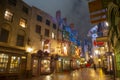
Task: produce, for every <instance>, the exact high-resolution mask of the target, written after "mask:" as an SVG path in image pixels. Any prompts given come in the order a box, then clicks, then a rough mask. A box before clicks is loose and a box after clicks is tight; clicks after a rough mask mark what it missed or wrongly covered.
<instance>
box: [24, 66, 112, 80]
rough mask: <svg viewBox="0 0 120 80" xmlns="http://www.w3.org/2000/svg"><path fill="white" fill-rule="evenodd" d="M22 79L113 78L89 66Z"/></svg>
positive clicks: (109, 79)
mask: <svg viewBox="0 0 120 80" xmlns="http://www.w3.org/2000/svg"><path fill="white" fill-rule="evenodd" d="M24 80H113V79H112V77H111V76H110V75H105V74H104V73H103V71H102V70H101V69H97V70H96V71H95V70H94V69H91V68H88V69H86V68H84V69H82V70H75V71H72V72H64V73H53V74H51V75H42V76H39V77H33V78H31V79H30V78H29V79H24Z"/></svg>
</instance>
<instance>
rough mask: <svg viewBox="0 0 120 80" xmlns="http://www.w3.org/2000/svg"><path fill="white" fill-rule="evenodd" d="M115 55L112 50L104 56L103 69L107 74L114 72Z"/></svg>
mask: <svg viewBox="0 0 120 80" xmlns="http://www.w3.org/2000/svg"><path fill="white" fill-rule="evenodd" d="M113 58H114V55H113V53H112V52H106V53H105V54H104V56H103V58H102V61H103V66H102V69H103V70H104V72H105V73H106V74H113V71H114V63H113V62H114V59H113Z"/></svg>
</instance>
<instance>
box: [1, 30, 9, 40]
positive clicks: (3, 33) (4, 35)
mask: <svg viewBox="0 0 120 80" xmlns="http://www.w3.org/2000/svg"><path fill="white" fill-rule="evenodd" d="M8 37H9V31H8V30H6V29H4V28H1V30H0V42H7V41H8Z"/></svg>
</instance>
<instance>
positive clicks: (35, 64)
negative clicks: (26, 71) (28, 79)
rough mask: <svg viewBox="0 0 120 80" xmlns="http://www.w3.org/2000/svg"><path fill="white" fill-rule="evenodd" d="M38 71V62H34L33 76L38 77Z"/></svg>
mask: <svg viewBox="0 0 120 80" xmlns="http://www.w3.org/2000/svg"><path fill="white" fill-rule="evenodd" d="M37 70H38V60H36V59H35V60H33V71H32V73H33V75H36V74H37Z"/></svg>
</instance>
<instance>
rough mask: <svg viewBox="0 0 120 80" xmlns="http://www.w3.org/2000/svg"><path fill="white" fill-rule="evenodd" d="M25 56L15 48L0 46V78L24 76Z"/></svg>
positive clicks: (23, 51)
mask: <svg viewBox="0 0 120 80" xmlns="http://www.w3.org/2000/svg"><path fill="white" fill-rule="evenodd" d="M26 59H27V54H26V52H25V50H23V49H19V48H16V47H8V46H7V47H5V46H0V77H5V78H6V76H7V77H8V76H9V77H11V76H13V77H16V76H19V75H20V76H24V75H25V71H26V62H27V60H26Z"/></svg>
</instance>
